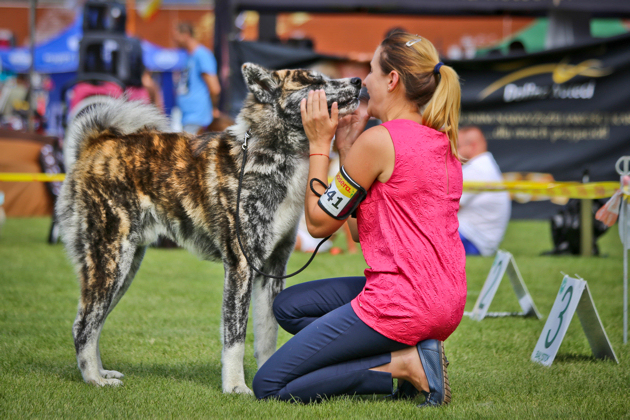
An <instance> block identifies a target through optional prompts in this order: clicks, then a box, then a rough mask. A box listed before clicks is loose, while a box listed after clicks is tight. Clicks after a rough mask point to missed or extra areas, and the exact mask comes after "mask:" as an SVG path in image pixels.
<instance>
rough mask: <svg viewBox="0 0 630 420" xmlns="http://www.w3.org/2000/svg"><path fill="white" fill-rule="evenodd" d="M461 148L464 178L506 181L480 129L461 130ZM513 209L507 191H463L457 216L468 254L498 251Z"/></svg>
mask: <svg viewBox="0 0 630 420" xmlns="http://www.w3.org/2000/svg"><path fill="white" fill-rule="evenodd" d="M457 150H458V152H459V155H460V156H461V157H462V160H463V162H464V165H463V166H462V172H463V176H464V181H492V182H500V181H502V180H503V178H502V176H501V170H500V169H499V166H498V165H497V162H496V161H495V160H494V158H493V157H492V153H490V152H488V144H487V143H486V138H485V137H484V135H483V133H482V132H481V130H480V129H479V128H477V127H464V128H462V129H460V130H459V144H458V147H457ZM511 210H512V202H511V201H510V195H509V194H508V193H507V192H483V193H477V194H472V193H463V194H462V198H461V199H460V200H459V212H458V213H457V218H458V219H459V236H460V237H461V238H462V242H463V243H464V248H465V249H466V255H483V256H489V255H493V254H494V253H496V252H497V249H498V248H499V245H500V244H501V241H502V240H503V235H504V234H505V229H506V228H507V224H508V222H509V221H510V212H511Z"/></svg>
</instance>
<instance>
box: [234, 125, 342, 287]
mask: <svg viewBox="0 0 630 420" xmlns="http://www.w3.org/2000/svg"><path fill="white" fill-rule="evenodd" d="M251 136H252V130H251V129H250V130H247V133H245V142H244V143H243V165H242V167H241V175H240V176H239V178H238V190H237V192H236V218H235V219H236V239H238V245H239V246H240V247H241V252H242V253H243V256H245V260H247V264H249V266H250V267H251V268H252V269H253V270H254V271H255V272H257V273H258V274H260V275H263V276H265V277H270V278H272V279H278V280H282V279H288V278H289V277H293V276H295V275H297V274H300V273H301V272H302V271H304V269H305V268H306V267H308V266H309V264H310V263H311V262H312V261H313V258H315V255H317V251H318V250H319V247H320V246H322V245H323V244H324V242H326V241H327V240H328V239H330V236H332V235H330V236H328V237H326V238H324V239H322V241H321V242H320V243H319V244H318V245H317V247H316V248H315V251H313V255H311V258H310V259H309V260H308V261H307V263H306V264H304V266H303V267H302V268H300V269H299V270H298V271H296V272H295V273H292V274H287V275H284V276H273V275H271V274H267V273H263V272H262V271H260V270H259V269H257V268H256V267H254V264H252V262H251V261H250V259H249V257H248V256H247V254H246V253H245V248H244V247H243V242H241V232H240V224H241V223H240V216H239V213H240V212H239V208H240V204H241V186H242V185H243V174H244V173H245V163H246V162H247V140H248V139H249V138H250V137H251ZM314 180H316V178H314V179H313V180H311V184H310V185H311V189H312V190H313V192H314V193H315V194H316V195H317V196H320V197H321V194H318V193H317V192H315V190H314V189H313V181H314ZM317 181H318V182H319V183H320V184H322V185H324V187H327V185H326V184H324V183H323V182H322V181H320V180H319V179H317Z"/></svg>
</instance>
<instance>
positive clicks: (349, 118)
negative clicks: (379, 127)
mask: <svg viewBox="0 0 630 420" xmlns="http://www.w3.org/2000/svg"><path fill="white" fill-rule="evenodd" d="M369 119H370V116H369V115H368V114H367V112H365V111H364V110H363V111H362V109H361V107H359V108H357V110H356V111H354V112H353V113H352V114H350V115H346V116H345V117H343V118H342V119H341V120H339V124H338V125H337V132H336V133H335V144H336V145H337V150H339V154H340V155H342V156H345V154H346V153H347V152H348V150H350V147H352V145H353V144H354V142H355V141H356V140H357V139H358V138H359V136H360V135H361V133H363V130H364V129H365V125H366V124H367V122H368V120H369Z"/></svg>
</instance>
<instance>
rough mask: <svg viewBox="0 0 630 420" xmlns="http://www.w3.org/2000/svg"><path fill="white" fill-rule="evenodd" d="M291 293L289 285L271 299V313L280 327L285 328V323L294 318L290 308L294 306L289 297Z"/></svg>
mask: <svg viewBox="0 0 630 420" xmlns="http://www.w3.org/2000/svg"><path fill="white" fill-rule="evenodd" d="M292 295H293V293H292V291H291V288H290V287H289V288H287V289H285V290H283V291H282V292H280V293H279V294H278V296H276V298H275V299H274V301H273V305H272V309H273V315H274V316H275V317H276V321H278V324H280V326H281V327H282V328H285V325H286V324H287V323H290V321H291V320H293V319H295V314H294V313H293V310H292V309H293V308H295V306H294V305H293V302H292V298H291V297H292ZM285 329H286V328H285Z"/></svg>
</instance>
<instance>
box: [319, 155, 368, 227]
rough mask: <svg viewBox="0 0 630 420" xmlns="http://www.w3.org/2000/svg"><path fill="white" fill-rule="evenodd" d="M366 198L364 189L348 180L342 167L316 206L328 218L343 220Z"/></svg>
mask: <svg viewBox="0 0 630 420" xmlns="http://www.w3.org/2000/svg"><path fill="white" fill-rule="evenodd" d="M366 196H367V192H366V191H365V188H363V187H362V186H360V185H359V184H357V183H356V182H355V181H354V180H353V179H352V178H350V176H349V175H348V173H347V172H346V170H345V168H344V167H343V166H342V167H341V170H340V171H339V173H338V174H337V176H335V179H334V180H333V182H332V183H331V184H330V185H329V186H328V188H327V189H326V192H325V193H324V194H323V195H322V196H321V197H320V198H319V201H318V204H319V207H321V208H322V210H324V211H325V212H326V214H328V215H329V216H332V217H334V218H335V219H337V220H344V219H346V218H347V217H348V216H350V214H352V213H353V212H354V211H355V210H356V209H357V207H359V204H361V201H363V200H364V199H365V197H366Z"/></svg>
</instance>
